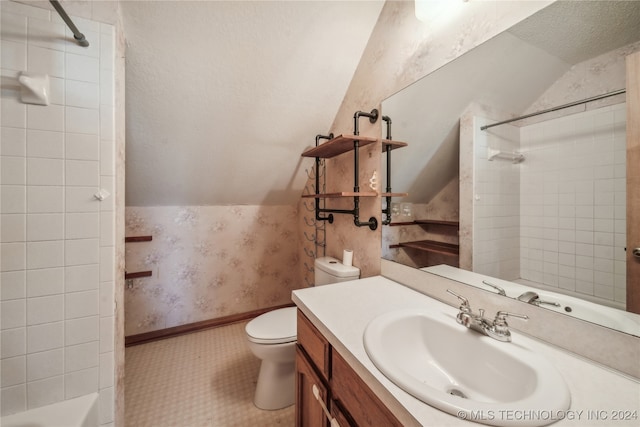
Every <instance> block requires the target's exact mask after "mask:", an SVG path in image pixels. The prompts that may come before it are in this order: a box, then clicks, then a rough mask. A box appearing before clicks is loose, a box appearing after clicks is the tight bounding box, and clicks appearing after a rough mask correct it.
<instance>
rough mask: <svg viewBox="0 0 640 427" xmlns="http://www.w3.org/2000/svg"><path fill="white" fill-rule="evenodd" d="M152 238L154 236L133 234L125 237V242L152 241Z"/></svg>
mask: <svg viewBox="0 0 640 427" xmlns="http://www.w3.org/2000/svg"><path fill="white" fill-rule="evenodd" d="M152 240H153V236H132V237H125V238H124V242H125V243H136V242H150V241H152Z"/></svg>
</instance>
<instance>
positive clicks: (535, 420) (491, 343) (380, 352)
mask: <svg viewBox="0 0 640 427" xmlns="http://www.w3.org/2000/svg"><path fill="white" fill-rule="evenodd" d="M364 347H365V349H366V351H367V354H368V355H369V358H370V359H371V361H372V362H373V363H374V365H375V366H376V367H377V368H378V369H379V370H380V371H381V372H382V373H383V374H384V375H385V376H386V377H387V378H389V380H391V381H392V382H393V383H395V384H396V385H397V386H398V387H400V388H401V389H403V390H404V391H406V392H407V393H409V394H411V395H413V396H414V397H416V398H418V399H420V400H421V401H423V402H425V403H427V404H429V405H431V406H433V407H435V408H438V409H440V410H442V411H445V412H448V413H449V414H452V415H454V416H457V417H458V418H464V419H467V420H469V421H476V422H480V423H483V424H489V425H495V426H543V425H547V424H551V423H553V422H555V421H557V420H558V419H559V417H561V416H562V411H565V410H567V409H568V408H569V405H570V403H571V396H570V394H569V389H568V388H567V385H566V384H565V382H564V379H563V378H562V376H561V375H560V373H559V372H558V371H557V370H556V369H555V367H554V366H553V365H551V364H550V363H549V362H548V361H547V360H546V359H545V358H544V357H542V356H540V355H538V354H536V353H534V352H533V351H531V350H529V349H527V348H524V347H522V346H520V345H518V343H517V342H510V343H509V342H500V341H497V340H494V339H492V338H489V337H487V336H484V335H481V334H479V333H478V332H474V331H471V330H469V329H467V328H466V327H464V326H462V325H459V324H458V323H456V319H455V317H454V316H453V315H448V314H445V313H442V312H434V313H430V312H427V311H426V310H421V309H403V310H396V311H392V312H389V313H385V314H383V315H381V316H379V317H377V318H375V319H374V320H372V321H371V322H370V323H369V325H368V326H367V328H366V330H365V332H364Z"/></svg>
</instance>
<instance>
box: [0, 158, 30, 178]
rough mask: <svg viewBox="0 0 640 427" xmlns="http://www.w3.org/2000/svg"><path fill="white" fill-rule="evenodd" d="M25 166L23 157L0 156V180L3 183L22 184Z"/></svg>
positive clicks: (24, 176)
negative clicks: (0, 158)
mask: <svg viewBox="0 0 640 427" xmlns="http://www.w3.org/2000/svg"><path fill="white" fill-rule="evenodd" d="M26 166H27V165H26V161H25V158H24V157H9V156H2V165H1V166H0V171H1V174H0V175H1V176H0V182H2V183H3V184H5V185H24V184H25V180H26Z"/></svg>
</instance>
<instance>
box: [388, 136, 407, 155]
mask: <svg viewBox="0 0 640 427" xmlns="http://www.w3.org/2000/svg"><path fill="white" fill-rule="evenodd" d="M381 142H382V152H383V153H386V152H387V146H390V147H391V149H392V150H395V149H396V148H402V147H406V146H407V145H409V144H407V143H406V142H400V141H392V140H390V139H383V140H382V141H381Z"/></svg>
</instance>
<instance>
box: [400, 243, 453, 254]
mask: <svg viewBox="0 0 640 427" xmlns="http://www.w3.org/2000/svg"><path fill="white" fill-rule="evenodd" d="M389 248H390V249H393V248H409V249H416V250H419V251H423V252H432V253H437V254H442V255H451V256H458V255H459V254H460V245H456V244H453V243H444V242H437V241H435V240H418V241H415V242H403V243H399V244H397V245H389Z"/></svg>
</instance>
